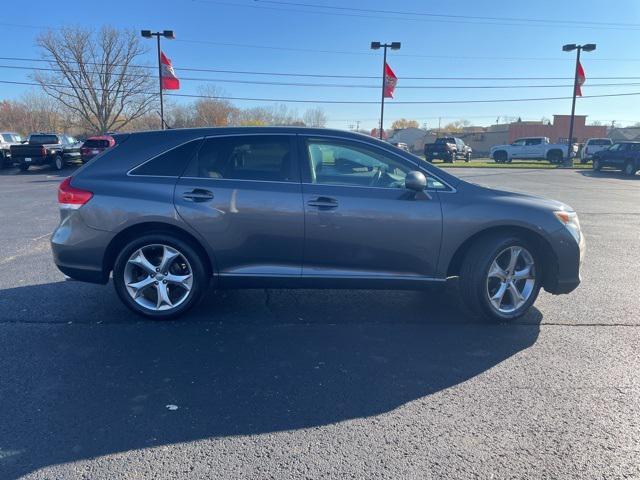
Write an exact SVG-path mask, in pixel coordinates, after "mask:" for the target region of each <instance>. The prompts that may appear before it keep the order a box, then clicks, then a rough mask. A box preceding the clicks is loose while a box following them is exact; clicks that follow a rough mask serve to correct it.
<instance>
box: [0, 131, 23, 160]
mask: <svg viewBox="0 0 640 480" xmlns="http://www.w3.org/2000/svg"><path fill="white" fill-rule="evenodd" d="M20 143H22V137H21V136H20V135H19V134H18V133H15V132H0V168H6V167H10V166H11V165H13V160H12V159H11V145H19V144H20Z"/></svg>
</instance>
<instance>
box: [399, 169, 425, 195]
mask: <svg viewBox="0 0 640 480" xmlns="http://www.w3.org/2000/svg"><path fill="white" fill-rule="evenodd" d="M404 186H405V187H406V188H407V189H408V190H413V191H415V192H422V191H424V190H425V189H426V188H427V177H425V176H424V173H422V172H418V171H416V170H414V171H411V172H409V173H407V176H406V177H405V179H404Z"/></svg>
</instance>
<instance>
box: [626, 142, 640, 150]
mask: <svg viewBox="0 0 640 480" xmlns="http://www.w3.org/2000/svg"><path fill="white" fill-rule="evenodd" d="M629 147H630V150H631V151H633V152H639V151H640V143H630V144H629Z"/></svg>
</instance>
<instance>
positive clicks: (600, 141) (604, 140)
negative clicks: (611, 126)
mask: <svg viewBox="0 0 640 480" xmlns="http://www.w3.org/2000/svg"><path fill="white" fill-rule="evenodd" d="M589 145H611V140H609V139H607V138H596V139H595V140H589Z"/></svg>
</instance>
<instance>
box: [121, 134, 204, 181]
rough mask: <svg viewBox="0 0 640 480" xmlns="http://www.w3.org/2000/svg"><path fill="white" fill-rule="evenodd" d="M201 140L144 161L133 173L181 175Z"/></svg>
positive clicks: (162, 175) (167, 175) (163, 175)
mask: <svg viewBox="0 0 640 480" xmlns="http://www.w3.org/2000/svg"><path fill="white" fill-rule="evenodd" d="M200 143H201V140H200V139H198V140H192V141H191V142H187V143H184V144H182V145H179V146H177V147H175V148H172V149H171V150H168V151H166V152H165V153H163V154H161V155H159V156H157V157H155V158H154V159H152V160H150V161H148V162H146V163H143V164H142V165H140V166H139V167H137V168H135V169H134V170H132V171H131V175H155V176H161V177H179V176H180V175H181V174H182V172H183V171H184V169H185V167H186V166H187V164H188V163H189V161H190V160H191V159H192V158H193V156H194V155H195V153H196V151H197V150H198V146H199V145H200Z"/></svg>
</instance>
